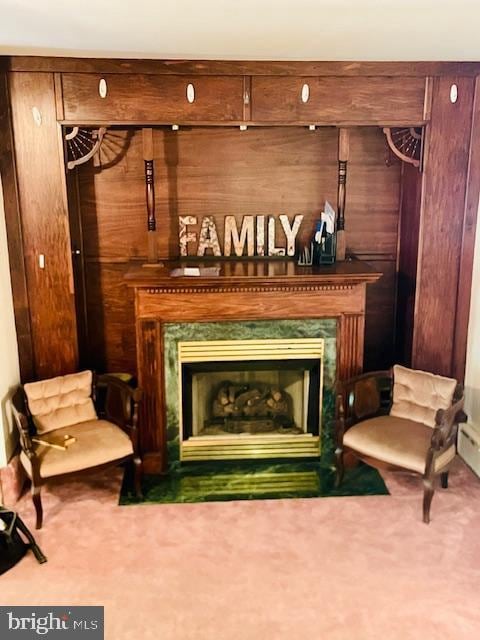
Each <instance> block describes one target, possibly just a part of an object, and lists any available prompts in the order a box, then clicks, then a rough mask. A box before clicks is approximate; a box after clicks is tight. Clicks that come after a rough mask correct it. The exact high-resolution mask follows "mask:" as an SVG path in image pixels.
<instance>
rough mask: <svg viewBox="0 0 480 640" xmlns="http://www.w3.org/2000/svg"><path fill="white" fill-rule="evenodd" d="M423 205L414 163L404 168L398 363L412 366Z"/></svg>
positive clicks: (399, 258) (419, 181) (420, 186)
mask: <svg viewBox="0 0 480 640" xmlns="http://www.w3.org/2000/svg"><path fill="white" fill-rule="evenodd" d="M421 203H422V174H421V173H420V172H419V170H418V169H417V168H416V167H414V166H413V165H411V164H406V163H404V164H403V165H402V200H401V206H400V237H399V255H398V294H397V320H396V324H397V326H398V328H399V330H398V331H397V332H396V354H397V357H396V361H397V362H399V363H401V364H403V365H405V366H407V367H408V366H410V365H411V360H412V343H413V325H414V316H415V291H416V279H417V261H418V233H419V228H420V208H421Z"/></svg>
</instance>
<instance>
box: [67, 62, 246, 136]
mask: <svg viewBox="0 0 480 640" xmlns="http://www.w3.org/2000/svg"><path fill="white" fill-rule="evenodd" d="M102 78H103V79H104V80H105V81H106V83H107V95H106V97H105V98H102V97H101V96H100V94H99V82H100V79H102ZM189 83H191V84H192V85H193V86H194V89H195V99H194V102H193V103H190V102H188V100H187V85H188V84H189ZM62 85H63V102H64V114H65V120H66V121H72V122H78V123H86V122H100V121H112V122H113V121H115V122H125V123H128V122H149V121H154V122H160V123H167V124H168V123H179V122H180V123H181V122H198V121H208V120H212V121H214V122H215V121H217V120H223V121H230V120H231V121H241V120H242V119H243V77H242V76H220V77H211V76H153V75H115V74H104V75H103V76H102V75H97V74H80V75H77V74H68V73H67V74H63V75H62Z"/></svg>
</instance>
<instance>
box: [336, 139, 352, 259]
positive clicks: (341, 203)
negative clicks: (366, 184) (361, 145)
mask: <svg viewBox="0 0 480 640" xmlns="http://www.w3.org/2000/svg"><path fill="white" fill-rule="evenodd" d="M349 151H350V134H349V131H348V129H339V130H338V194H337V260H339V261H342V260H345V252H346V239H345V198H346V190H347V162H348V157H349Z"/></svg>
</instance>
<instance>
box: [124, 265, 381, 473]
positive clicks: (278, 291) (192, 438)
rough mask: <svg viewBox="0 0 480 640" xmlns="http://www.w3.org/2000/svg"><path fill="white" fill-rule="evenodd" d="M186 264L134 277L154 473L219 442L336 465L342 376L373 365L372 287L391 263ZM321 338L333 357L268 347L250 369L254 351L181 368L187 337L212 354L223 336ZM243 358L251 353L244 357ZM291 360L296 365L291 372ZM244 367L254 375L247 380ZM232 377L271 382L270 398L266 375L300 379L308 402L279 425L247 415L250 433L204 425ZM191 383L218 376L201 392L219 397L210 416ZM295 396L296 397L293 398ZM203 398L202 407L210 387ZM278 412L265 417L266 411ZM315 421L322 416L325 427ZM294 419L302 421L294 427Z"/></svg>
mask: <svg viewBox="0 0 480 640" xmlns="http://www.w3.org/2000/svg"><path fill="white" fill-rule="evenodd" d="M208 264H209V265H210V266H211V263H208ZM178 266H179V264H178V263H175V262H174V263H165V264H162V265H155V266H149V267H148V268H145V267H142V266H136V267H132V269H131V271H130V272H129V274H128V275H127V278H126V280H127V283H128V284H129V286H131V287H133V288H134V290H135V315H136V329H137V363H138V378H139V384H140V386H141V387H142V389H143V394H144V395H143V402H142V406H141V414H140V418H139V425H140V444H141V448H142V452H143V458H144V465H145V469H146V470H147V472H148V473H158V472H165V473H168V472H169V471H171V470H174V469H177V468H178V467H179V465H181V464H182V463H183V462H185V464H189V465H190V466H191V463H190V462H187V461H188V460H199V464H200V465H202V464H204V463H203V462H202V461H203V460H204V459H205V458H204V457H203V456H206V453H207V452H208V456H209V457H210V458H211V457H212V455H213V457H215V455H216V454H219V455H221V457H222V458H224V459H225V458H226V459H228V456H237V455H238V456H239V455H240V453H241V454H242V457H243V456H245V457H248V456H251V457H262V458H265V457H271V458H275V457H285V458H287V457H298V456H304V455H305V456H307V455H308V456H310V455H312V456H313V455H315V456H318V455H319V454H320V457H321V459H322V460H324V461H325V463H327V464H328V463H329V462H330V461H331V458H332V456H333V452H334V441H333V414H334V401H335V393H334V388H335V381H336V379H337V378H339V379H345V378H348V377H350V376H352V375H355V374H357V373H359V372H360V371H361V369H362V361H363V334H364V321H365V294H366V287H367V283H371V282H372V283H373V282H375V281H376V280H378V278H379V277H380V275H381V274H380V273H378V272H376V271H375V270H374V269H372V267H370V266H369V265H366V264H365V263H362V262H360V261H357V260H352V261H349V262H342V263H338V264H336V265H332V266H325V267H322V268H317V267H299V266H297V265H296V264H295V263H294V262H291V261H282V260H266V261H262V260H254V261H250V260H242V261H230V262H228V261H225V262H222V263H219V264H218V265H217V270H218V273H217V270H216V271H215V275H201V276H197V277H195V278H193V277H185V276H178V277H177V276H173V275H172V273H176V272H175V271H174V269H176V268H177V267H178ZM180 266H182V265H180ZM184 266H185V265H184ZM318 338H322V339H323V340H324V344H323V357H322V356H320V355H318V354H317V355H315V358H313V357H310V356H311V354H309V357H304V356H301V355H299V356H298V357H296V359H297V362H296V363H295V364H293V363H292V362H291V361H290V359H289V358H288V357H287V355H285V354H284V355H282V356H281V357H279V358H275V357H272V355H271V354H268V357H266V358H265V359H264V360H262V361H261V362H262V364H260V363H259V360H260V358H256V359H255V360H256V364H255V367H254V372H252V371H251V372H250V374H249V375H246V373H245V371H244V368H245V367H246V366H247V364H248V363H249V362H251V361H252V360H253V358H251V357H250V356H248V357H245V356H242V357H241V358H240V359H239V358H236V359H235V358H231V357H225V358H224V359H223V360H221V359H219V358H218V357H215V358H213V364H215V362H216V363H217V364H220V367H219V368H220V371H217V372H218V374H219V377H217V378H214V381H211V382H208V376H207V375H206V374H209V373H210V369H209V368H210V367H212V366H213V364H211V363H212V360H211V361H210V364H209V361H208V360H205V358H204V357H203V355H202V357H201V358H200V361H197V362H192V361H190V362H187V361H184V362H182V367H183V369H184V371H182V372H181V371H180V369H181V367H180V362H179V350H178V345H179V343H181V342H182V343H192V342H203V343H204V345H203V347H205V346H206V347H207V349H206V352H207V357H209V356H211V355H212V351H211V349H210V348H209V347H208V345H207V344H206V343H208V342H212V341H214V342H215V341H224V340H235V341H242V340H243V341H245V340H253V341H257V340H262V341H264V342H265V341H266V342H268V341H270V340H272V339H286V340H287V342H288V343H289V344H292V343H293V341H294V340H296V339H318ZM317 346H318V345H317ZM203 347H202V348H203ZM289 353H290V352H289ZM217 355H218V354H217ZM183 356H185V354H183ZM187 357H188V356H187ZM314 359H316V361H317V363H318V362H319V361H320V365H319V367H320V370H319V371H320V373H319V374H317V373H316V372H315V370H314V368H310V365H311V362H310V363H306V362H305V361H306V360H310V361H311V360H314ZM302 360H303V362H302ZM202 362H203V364H202ZM241 362H243V363H244V364H242V365H241V366H240V364H239V363H241ZM279 363H281V367H280V366H279ZM234 365H235V366H234ZM262 367H264V369H263V371H262ZM221 368H223V370H221ZM322 368H323V384H321V383H320V387H319V389H318V394H320V393H321V394H322V396H321V400H322V401H321V402H320V400H319V401H318V411H319V415H318V418H316V417H315V414H314V413H313V412H311V411H307V418H306V419H305V417H304V416H305V411H306V409H305V407H306V406H307V405H308V403H309V402H310V400H309V399H308V398H313V397H315V394H316V393H317V392H316V391H313V390H312V388H313V387H314V385H313V383H312V382H311V381H312V380H313V379H314V378H315V376H317V377H320V378H321V375H322V374H321V370H322ZM188 369H190V370H189V371H188ZM283 370H285V371H289V373H288V374H285V375H284V378H283V379H281V378H280V371H283ZM295 371H297V373H295ZM260 373H261V374H262V375H260ZM244 374H245V375H246V379H242V376H244ZM184 376H185V379H184ZM202 376H203V379H202ZM276 376H278V381H277V378H276ZM285 376H287V377H285ZM288 376H290V378H291V379H290V378H288ZM231 378H233V380H230V379H231ZM229 381H231V382H233V386H236V385H240V386H241V385H242V384H243V385H244V386H245V385H251V384H252V383H261V393H263V394H264V396H263V398H262V399H261V400H262V401H263V400H266V399H267V395H266V394H268V390H265V385H270V386H271V387H272V388H273V387H274V386H277V387H278V386H281V387H282V392H285V393H286V394H289V396H290V395H291V394H292V393H293V394H297V391H293V387H300V386H301V387H302V389H303V397H304V401H303V404H302V403H300V408H298V400H297V403H296V408H295V409H292V411H293V413H292V416H293V417H292V416H291V418H292V420H291V424H290V427H288V421H287V422H286V423H285V424H284V425H283V429H282V430H281V431H277V433H273V432H272V431H267V432H264V433H259V432H260V431H261V429H262V428H263V429H270V428H271V424H270V423H265V422H264V423H263V425H262V424H261V423H257V425H256V427H255V426H252V425H251V424H250V425H247V427H246V428H242V429H241V432H240V433H233V434H232V433H228V432H227V433H223V434H222V433H210V434H208V433H204V435H201V431H202V426H204V424H205V420H208V419H209V411H211V408H209V407H211V404H212V403H213V399H212V394H218V392H219V387H220V386H221V385H222V383H226V382H229ZM188 384H191V385H192V387H194V386H195V385H196V386H197V387H198V386H199V385H200V386H201V385H204V387H205V385H206V387H205V388H206V391H205V388H204V390H203V391H201V393H200V394H199V395H200V397H201V396H202V395H207V396H208V397H209V403H210V404H208V405H207V407H204V408H203V409H200V411H203V416H204V417H203V418H202V417H200V420H198V419H197V422H196V423H194V420H193V418H191V419H190V418H189V417H188V415H187V413H188V403H187V402H186V401H184V399H183V398H180V392H179V387H180V385H188ZM292 385H293V387H292ZM307 389H308V391H307ZM248 391H255V389H252V387H251V386H248V389H247V390H245V392H248ZM257 391H258V390H257ZM189 393H191V392H189ZM289 396H285V397H286V398H287V401H288V397H289ZM318 397H320V396H318ZM305 398H306V399H305ZM234 399H235V398H234ZM191 400H192V402H196V403H197V409H198V406H199V403H200V399H199V397H198V396H197V400H195V399H194V397H191ZM292 402H293V401H292ZM190 404H191V402H190ZM312 416H314V417H312ZM217 417H218V416H217ZM236 417H237V418H241V417H242V416H241V415H240V416H238V415H237V416H236ZM243 417H245V416H243ZM197 418H198V416H197ZM271 418H272V416H266V417H265V416H263V419H264V420H268V419H271ZM287 418H288V414H287ZM277 422H278V421H277ZM292 423H293V424H292ZM314 424H316V425H318V431H317V430H316V427H314V426H313V425H314ZM210 426H212V425H210ZM213 426H215V425H213ZM216 426H217V427H218V425H216ZM280 426H281V425H280ZM240 427H241V425H239V424H238V423H237V424H235V423H229V424H228V425H227V430H228V429H231V430H232V431H238V430H239V429H240ZM289 428H290V429H291V432H290V433H287V430H288V429H289ZM279 429H280V427H279ZM252 430H253V431H255V433H251V431H252ZM297 430H298V431H299V432H298V431H297ZM290 445H291V446H290ZM214 447H216V450H214ZM221 447H224V450H223V451H221ZM234 447H236V449H235V448H234ZM225 448H227V450H228V452H227V451H225ZM239 449H242V451H241V452H240V450H239ZM194 456H200V457H197V458H194ZM214 459H215V458H214ZM231 459H232V458H231ZM216 464H217V463H216ZM218 464H220V463H218ZM226 464H227V463H226ZM228 464H229V463H228Z"/></svg>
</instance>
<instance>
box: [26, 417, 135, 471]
mask: <svg viewBox="0 0 480 640" xmlns="http://www.w3.org/2000/svg"><path fill="white" fill-rule="evenodd" d="M55 435H58V436H59V437H60V438H62V437H63V436H65V435H69V436H73V437H74V438H75V439H76V442H74V443H73V444H71V445H70V446H69V447H68V448H67V449H66V450H65V451H61V450H59V449H54V448H53V447H48V446H45V445H42V444H35V445H34V448H35V453H36V454H37V456H38V458H39V460H40V477H41V478H50V477H51V476H58V475H61V474H63V473H70V472H71V471H80V470H82V469H89V468H90V467H96V466H98V465H101V464H106V463H107V462H112V461H113V460H119V459H121V458H124V457H126V456H128V455H130V454H132V453H133V446H132V442H131V440H130V438H129V437H128V435H127V434H126V433H125V432H124V431H122V429H120V427H117V426H116V425H115V424H113V423H112V422H107V421H106V420H88V421H86V422H81V423H79V424H75V425H70V426H68V427H63V428H62V429H57V430H55ZM20 460H21V462H22V465H23V467H24V468H25V471H26V472H27V473H28V475H29V476H31V475H32V466H31V464H30V460H29V458H28V456H27V455H26V454H25V452H24V451H22V453H21V454H20Z"/></svg>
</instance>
